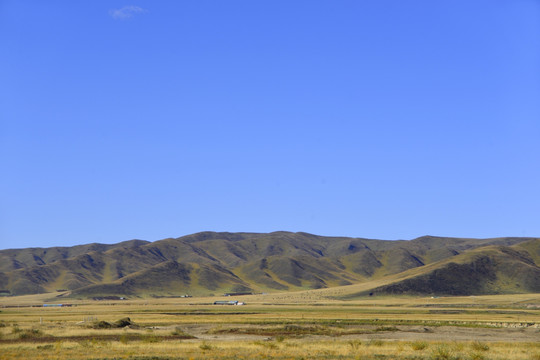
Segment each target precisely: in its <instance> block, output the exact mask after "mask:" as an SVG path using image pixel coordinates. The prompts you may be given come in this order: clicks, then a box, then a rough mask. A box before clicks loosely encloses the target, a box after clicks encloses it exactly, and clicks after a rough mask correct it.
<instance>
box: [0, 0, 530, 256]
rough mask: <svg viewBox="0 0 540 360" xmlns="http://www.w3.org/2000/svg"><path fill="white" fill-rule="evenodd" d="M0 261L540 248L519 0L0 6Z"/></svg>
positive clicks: (13, 0) (526, 13)
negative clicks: (293, 239)
mask: <svg viewBox="0 0 540 360" xmlns="http://www.w3.org/2000/svg"><path fill="white" fill-rule="evenodd" d="M0 45H1V46H0V117H1V122H0V142H1V145H0V155H1V157H0V166H1V170H2V172H1V176H0V190H1V208H0V248H20V247H30V246H39V247H47V246H63V245H75V244H82V243H89V242H102V243H114V242H119V241H123V240H128V239H133V238H138V239H145V240H158V239H162V238H166V237H178V236H182V235H186V234H190V233H194V232H199V231H205V230H212V231H233V232H236V231H246V232H270V231H276V230H288V231H305V232H310V233H315V234H320V235H343V236H354V237H369V238H379V239H411V238H414V237H417V236H421V235H426V234H430V235H441V236H459V237H495V236H540V141H539V139H540V2H539V1H537V0H451V1H450V0H448V1H433V0H369V1H368V0H354V1H345V0H336V1H316V0H306V1H290V0H287V1H281V0H256V1H255V0H249V1H248V0H246V1H236V0H227V1H223V0H215V1H206V0H197V1H195V0H193V1H142V0H141V1H138V0H137V1H133V2H132V1H131V0H128V1H116V0H110V1H97V0H86V1H54V0H51V1H39V0H33V1H31V0H0Z"/></svg>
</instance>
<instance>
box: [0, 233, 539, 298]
mask: <svg viewBox="0 0 540 360" xmlns="http://www.w3.org/2000/svg"><path fill="white" fill-rule="evenodd" d="M539 264H540V239H539V238H515V237H506V238H492V239H465V238H448V237H435V236H423V237H420V238H417V239H414V240H408V241H405V240H396V241H387V240H374V239H361V238H346V237H323V236H317V235H312V234H307V233H291V232H273V233H268V234H261V233H216V232H202V233H197V234H192V235H188V236H184V237H180V238H168V239H163V240H159V241H155V242H148V241H142V240H131V241H125V242H121V243H118V244H113V245H103V244H88V245H79V246H74V247H52V248H28V249H9V250H0V289H1V290H2V293H3V294H8V292H9V294H11V295H24V294H34V293H46V292H55V291H57V292H58V291H59V292H61V293H66V294H69V296H73V297H82V298H84V297H95V296H110V295H117V296H167V295H169V296H174V295H183V294H191V295H209V294H221V293H224V292H276V291H295V290H307V289H322V288H329V287H339V286H345V285H351V284H361V283H365V284H368V283H373V284H374V285H373V287H371V288H366V289H363V290H362V291H358V292H352V293H350V294H348V295H347V296H350V297H356V296H369V295H370V294H371V295H374V294H440V295H442V294H447V295H468V294H499V293H523V292H538V291H540V267H539Z"/></svg>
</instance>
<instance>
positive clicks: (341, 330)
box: [0, 291, 540, 360]
mask: <svg viewBox="0 0 540 360" xmlns="http://www.w3.org/2000/svg"><path fill="white" fill-rule="evenodd" d="M321 292H322V293H325V292H324V291H321ZM328 292H329V291H328ZM307 295H309V296H311V297H313V298H310V299H307V300H306V296H307ZM307 295H306V292H299V293H291V294H270V295H254V296H246V297H242V298H241V300H245V301H246V302H247V304H248V305H246V306H215V305H209V304H210V303H212V302H213V301H215V300H217V299H220V298H217V297H213V298H188V299H179V298H174V299H171V298H167V299H166V298H163V299H135V300H127V301H114V302H113V301H89V300H84V301H83V300H78V301H73V305H74V306H73V307H62V308H43V307H30V305H38V304H43V303H44V302H50V301H48V300H50V298H51V295H50V294H48V295H47V294H46V295H39V296H37V295H34V296H25V297H18V298H2V299H0V311H1V312H0V326H1V327H0V359H30V358H32V359H51V358H55V359H140V360H143V359H145V360H149V359H152V358H154V359H156V360H165V359H190V358H193V359H219V358H220V359H242V358H243V359H263V358H274V359H300V358H303V359H334V358H341V359H458V358H459V359H478V360H480V359H526V360H538V359H540V294H525V295H512V296H508V295H504V296H479V297H452V298H436V299H432V298H425V297H424V298H414V297H386V298H365V299H358V300H354V301H338V300H334V299H329V298H327V297H325V296H320V295H318V294H317V293H315V294H313V292H308V293H307ZM224 299H230V298H224ZM278 299H281V301H279V300H278ZM56 302H57V303H58V302H60V301H56ZM62 302H64V300H62ZM123 317H130V318H131V320H132V321H133V322H134V323H135V324H136V325H138V326H134V327H133V328H122V329H95V328H92V327H91V326H92V323H93V321H94V320H100V321H108V322H114V321H116V320H118V319H121V318H123ZM290 325H293V326H292V327H290V328H287V326H290ZM294 326H296V328H295V327H294ZM505 326H510V327H509V328H505ZM475 327H478V328H475ZM490 327H494V328H490ZM177 328H178V329H179V330H176V329H177ZM238 329H240V330H238ZM286 329H289V330H290V329H292V330H291V331H286ZM297 330H298V331H297ZM424 330H425V332H423V331H424ZM428 330H429V331H428ZM175 331H176V333H182V332H186V333H189V334H191V335H194V336H196V337H197V338H196V339H191V340H188V339H184V340H182V339H180V338H179V337H178V335H173V334H174V333H175ZM280 331H282V333H280ZM295 331H297V332H296V333H295ZM268 333H270V334H271V335H268ZM484 335H485V339H486V340H482V342H479V341H480V340H479V339H480V338H481V337H482V336H484ZM175 336H177V337H175ZM474 336H477V337H478V339H474V338H473V337H474ZM490 339H492V340H490ZM473 340H474V341H473Z"/></svg>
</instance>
